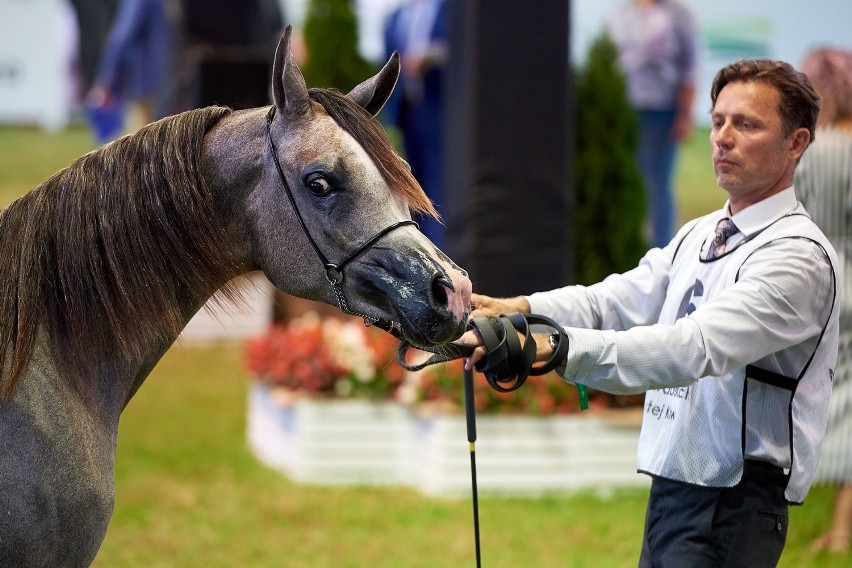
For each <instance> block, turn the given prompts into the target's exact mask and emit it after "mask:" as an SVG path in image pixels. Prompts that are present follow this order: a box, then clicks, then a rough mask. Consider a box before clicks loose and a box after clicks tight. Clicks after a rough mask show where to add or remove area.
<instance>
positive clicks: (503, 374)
mask: <svg viewBox="0 0 852 568" xmlns="http://www.w3.org/2000/svg"><path fill="white" fill-rule="evenodd" d="M531 325H544V326H547V327H550V328H552V329H555V330H558V333H559V340H558V342H557V344H556V346H555V349H554V352H553V355H552V356H551V357H550V359H548V360H547V361H546V362H545V363H544V364H543V365H540V366H538V367H533V366H532V365H533V362H534V360H535V353H536V343H535V339H533V336H532V329H531ZM470 327H471V328H472V329H475V330H476V331H477V333H478V334H479V337H480V338H481V339H482V343H483V345H484V346H485V348H486V350H487V351H488V353H487V355H486V356H485V358H483V359H480V360H479V361H478V362H477V363H476V370H477V371H480V372H482V373H483V374H484V375H485V379H486V380H487V381H488V384H489V385H491V387H492V388H493V389H494V390H496V391H499V392H504V393H505V392H511V391H514V390H517V389H518V388H520V387H521V385H523V384H524V381H526V379H527V377H528V376H530V375H543V374H545V373H548V372H550V371H552V370H554V369H556V368H557V367H558V366H559V364H560V362H561V361H563V360H564V359H565V357H566V356H567V354H568V337H567V335H565V333H564V332H563V331H562V328H561V327H560V326H559V325H558V324H557V323H556V322H555V321H553V320H552V319H550V318H548V317H545V316H541V315H536V314H520V313H511V314H502V315H500V316H498V317H493V316H486V317H480V318H474V319H473V320H472V321H471V322H470ZM518 333H521V334H522V335H523V336H524V342H523V343H521V341H520V339H519V338H518ZM410 347H411V344H410V343H408V342H407V341H406V340H404V339H403V340H402V341H401V342H400V345H399V348H398V349H397V361H398V362H399V363H400V365H402V367H403V368H405V369H407V370H409V371H419V370H420V369H423V368H424V367H427V366H429V365H434V364H436V363H443V362H446V361H450V360H453V359H458V358H461V357H469V356H470V355H471V353H472V352H473V349H472V348H470V347H462V346H459V345H454V344H449V345H445V346H442V349H441V351H440V352H432V353H433V355H432V357H431V358H430V359H428V360H427V361H425V362H423V363H420V364H417V365H411V364H408V363H407V362H406V360H405V354H406V352H407V351H408V350H409V348H410ZM507 383H511V384H509V386H504V385H505V384H507ZM576 387H577V391H578V393H579V396H580V401H579V402H580V409H581V410H586V409H588V408H589V391H588V388H587V387H586V385H583V384H579V383H577V384H576ZM464 413H465V419H466V421H467V441H468V447H469V450H470V485H471V493H472V505H473V538H474V545H475V549H476V567H477V568H481V566H482V554H481V547H480V538H479V490H478V487H477V482H476V404H475V401H474V388H473V371H472V370H469V369H465V370H464Z"/></svg>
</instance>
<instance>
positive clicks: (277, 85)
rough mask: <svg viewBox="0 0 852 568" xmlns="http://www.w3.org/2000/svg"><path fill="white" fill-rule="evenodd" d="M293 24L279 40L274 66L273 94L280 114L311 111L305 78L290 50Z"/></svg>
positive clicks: (298, 113)
mask: <svg viewBox="0 0 852 568" xmlns="http://www.w3.org/2000/svg"><path fill="white" fill-rule="evenodd" d="M292 34H293V26H287V28H286V29H285V30H284V35H282V36H281V39H280V40H278V48H277V49H276V50H275V63H274V64H273V66H272V95H273V98H274V100H275V106H276V107H277V109H278V112H279V113H280V114H282V115H283V114H296V115H301V114H306V113H307V112H309V111H310V108H311V104H310V97H308V87H307V85H306V84H305V78H304V77H303V76H302V72H301V71H300V70H299V66H298V65H296V61H295V60H294V59H293V53H292V51H290V37H291V36H292Z"/></svg>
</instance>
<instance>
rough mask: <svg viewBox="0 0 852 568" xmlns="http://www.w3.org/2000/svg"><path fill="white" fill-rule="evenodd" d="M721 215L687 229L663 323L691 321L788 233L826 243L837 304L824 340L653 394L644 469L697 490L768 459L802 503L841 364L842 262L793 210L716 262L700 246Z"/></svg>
mask: <svg viewBox="0 0 852 568" xmlns="http://www.w3.org/2000/svg"><path fill="white" fill-rule="evenodd" d="M715 220H716V219H715V217H714V216H708V217H703V218H701V219H698V220H697V221H696V222H695V223H694V224H692V225H691V227H690V226H687V227H684V229H682V231H681V233H680V234H681V235H684V236H683V237H682V241H681V244H680V246H679V248H678V250H677V252H676V254H675V258H674V260H673V266H672V270H671V273H670V274H671V275H672V279H671V281H670V282H669V286H668V293H667V299H666V301H665V303H664V305H663V308H662V311H661V313H660V318H659V323H661V324H673V323H674V322H675V321H676V320H677V319H679V318H680V317H688V314H689V313H692V311H694V310H695V309H697V308H698V307H700V306H701V305H702V304H703V303H704V302H709V301H711V300H713V298H714V297H715V296H717V295H718V294H720V293H721V292H722V291H724V290H725V289H726V288H729V287H731V286H733V285H734V284H735V282H736V281H737V279H738V276H739V270H740V268H741V267H742V265H743V264H744V263H745V262H746V260H747V259H748V258H749V256H751V255H752V254H753V253H754V252H755V251H757V250H758V249H760V248H761V247H762V246H764V245H766V244H767V243H769V242H770V241H774V240H777V239H784V238H805V239H808V240H811V241H813V242H815V243H817V244H819V245H820V246H821V247H822V248H823V252H824V253H825V255H826V259H827V260H828V262H829V263H830V264H831V266H832V270H833V271H834V283H835V286H834V288H835V294H834V302H833V304H832V305H830V306H826V308H825V310H824V313H823V314H820V315H819V317H820V319H819V321H820V322H822V323H823V324H824V327H823V334H822V335H820V336H819V337H814V338H813V339H812V340H809V341H806V342H804V343H801V344H799V345H795V346H792V347H790V348H787V349H783V350H781V351H778V352H776V353H773V354H771V355H769V356H767V357H764V358H762V359H759V360H756V361H753V362H752V364H751V365H748V366H747V367H745V368H740V369H737V370H735V371H733V372H731V373H729V374H727V375H724V376H720V377H714V376H710V377H704V378H702V379H700V380H698V381H697V382H695V383H693V384H692V385H690V386H689V387H680V388H669V389H659V390H651V391H648V393H647V395H646V398H645V419H644V421H643V424H642V432H641V435H640V439H639V452H638V467H639V470H640V471H643V472H646V473H649V474H651V475H655V476H660V477H664V478H667V479H673V480H678V481H683V482H686V483H691V484H695V485H699V486H705V487H732V486H734V485H736V484H737V483H738V482H739V481H740V479H741V478H742V474H743V462H744V459H756V460H762V461H766V462H770V463H772V464H774V465H777V466H781V467H782V468H783V469H784V473H785V474H786V475H787V477H788V482H787V488H786V492H785V496H786V498H787V500H788V501H790V502H791V503H801V502H802V501H803V500H804V496H805V495H806V494H807V491H808V489H809V488H810V485H811V482H812V481H813V476H814V474H815V472H816V466H817V462H818V460H819V452H820V446H821V443H822V438H823V435H824V433H825V425H826V420H827V415H828V402H829V396H830V391H831V382H832V375H833V370H834V366H835V363H836V360H837V350H836V349H835V348H833V346H835V345H836V338H837V328H838V325H837V318H838V315H837V313H838V309H836V307H835V306H836V304H837V295H838V291H837V282H838V275H837V267H838V262H837V258H836V256H835V254H834V249H833V248H832V247H831V245H830V244H829V243H828V240H827V239H826V238H825V236H824V235H823V234H822V232H821V231H820V230H819V229H818V228H817V226H816V225H815V224H814V223H813V221H811V220H810V218H809V217H807V215H804V214H798V213H797V214H792V215H787V216H784V217H781V218H780V219H778V220H777V221H775V222H774V223H773V224H771V225H769V226H768V227H767V228H765V229H764V230H762V231H761V232H759V233H757V234H756V235H754V236H752V237H751V238H750V239H747V240H746V241H745V242H743V243H741V244H740V245H739V246H736V247H735V248H733V249H732V250H729V251H727V252H726V253H725V254H724V255H722V256H720V257H719V258H717V259H716V260H713V261H710V262H706V261H702V260H701V259H700V257H699V255H700V251H701V247H702V245H703V244H704V242H705V240H706V238H707V235H710V234H712V233H713V226H714V224H715ZM747 370H748V372H747ZM720 385H721V388H720Z"/></svg>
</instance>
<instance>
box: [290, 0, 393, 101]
mask: <svg viewBox="0 0 852 568" xmlns="http://www.w3.org/2000/svg"><path fill="white" fill-rule="evenodd" d="M304 34H305V46H306V48H307V52H308V59H307V62H306V63H305V65H304V66H303V67H302V73H303V74H304V76H305V81H306V82H307V83H308V86H310V87H334V88H336V89H338V90H340V91H342V92H344V93H345V92H348V91H349V90H350V89H352V87H354V86H355V85H357V84H358V83H360V82H361V81H363V80H364V79H366V78H367V77H369V76H370V75H372V74H373V73H375V72H376V69H375V68H374V66H373V65H371V64H370V63H369V62H368V61H367V60H366V59H364V58H363V57H362V56H361V54H360V53H359V52H358V21H357V19H356V17H355V12H354V11H353V9H352V1H351V0H310V2H309V4H308V11H307V15H306V17H305V25H304Z"/></svg>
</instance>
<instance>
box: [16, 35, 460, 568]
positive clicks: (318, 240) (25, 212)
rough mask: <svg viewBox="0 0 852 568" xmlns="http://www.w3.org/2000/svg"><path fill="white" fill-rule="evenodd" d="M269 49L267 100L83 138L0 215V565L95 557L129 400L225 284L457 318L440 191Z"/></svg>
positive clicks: (387, 83)
mask: <svg viewBox="0 0 852 568" xmlns="http://www.w3.org/2000/svg"><path fill="white" fill-rule="evenodd" d="M289 37H290V33H289V30H288V31H287V32H286V33H285V34H284V37H283V38H282V40H281V42H280V43H279V45H278V50H277V52H276V55H275V64H274V72H273V84H272V91H273V95H274V105H273V106H272V108H265V109H253V110H247V111H237V112H232V111H231V110H229V109H226V108H207V109H201V110H195V111H189V112H186V113H183V114H179V115H176V116H173V117H169V118H166V119H163V120H161V121H159V122H156V123H153V124H151V125H148V126H146V127H145V128H143V129H141V130H140V131H139V132H138V133H136V134H133V135H131V136H127V137H124V138H121V139H119V140H117V141H115V142H113V143H111V144H109V145H107V146H105V147H103V148H101V149H98V150H96V151H94V152H91V153H89V154H87V155H85V156H83V157H82V158H80V159H79V160H78V161H76V162H75V163H74V164H73V165H71V166H70V167H68V168H66V169H64V170H62V171H60V172H58V173H57V174H55V175H54V176H53V177H52V178H50V179H49V180H48V181H46V182H45V183H43V184H42V185H41V186H39V187H38V188H36V189H35V190H33V191H32V192H30V193H29V194H27V195H25V196H24V197H22V198H21V199H19V200H17V201H16V202H15V203H13V204H12V205H11V206H9V207H8V208H7V209H6V210H4V211H3V212H2V213H0V274H2V278H0V306H2V307H0V310H2V312H0V313H2V318H0V345H3V346H5V349H4V350H2V352H0V368H2V370H3V373H2V378H0V566H4V567H5V566H10V567H15V568H21V567H30V566H33V567H35V566H39V567H51V568H55V567H65V566H68V567H71V566H73V567H77V566H88V565H89V564H91V562H92V561H93V559H94V558H95V555H96V554H97V551H98V548H99V546H100V544H101V542H102V540H103V538H104V534H105V532H106V529H107V525H108V523H109V519H110V516H111V514H112V508H113V502H114V498H115V497H114V481H113V477H114V465H115V447H116V436H117V430H118V421H119V416H120V414H121V412H122V411H123V409H124V407H125V406H126V405H127V404H128V402H129V401H130V399H131V397H132V396H133V395H134V393H135V392H136V391H137V389H138V388H139V387H140V385H141V384H142V382H143V381H144V380H145V377H146V376H147V375H148V373H149V372H150V371H151V369H152V368H153V367H154V365H155V364H156V362H157V361H158V360H159V359H160V357H161V356H162V355H163V353H164V352H165V351H166V350H167V349H168V348H169V346H170V345H171V344H172V343H173V342H174V340H175V339H176V338H177V336H178V335H179V333H180V332H181V330H182V328H183V327H184V325H185V324H186V323H187V322H188V321H189V319H190V318H191V317H192V316H193V315H194V314H195V313H196V312H197V311H198V310H199V309H200V308H201V307H202V306H203V305H204V304H205V302H206V301H207V300H208V299H209V298H210V297H211V296H212V295H213V294H214V293H215V292H216V291H217V290H219V289H223V290H224V293H225V295H226V297H228V298H231V299H233V298H234V296H235V292H234V290H233V288H229V287H228V283H229V282H230V281H232V279H233V278H234V277H236V276H239V275H241V274H244V273H246V272H249V271H253V270H262V271H263V272H264V273H265V274H266V276H267V277H268V278H269V280H270V281H271V282H272V283H274V284H275V285H276V286H277V287H278V288H280V289H281V290H282V291H284V292H286V293H289V294H293V295H296V296H301V297H305V298H310V299H315V300H321V301H324V302H327V303H330V304H333V305H337V306H340V307H341V308H342V309H343V310H344V311H346V312H348V313H355V314H358V315H361V316H362V317H364V318H365V321H367V322H368V323H375V324H377V325H381V326H383V327H384V328H385V329H388V330H389V331H391V332H393V333H395V334H396V335H398V336H399V337H403V338H405V339H406V340H408V341H410V342H412V343H414V344H416V345H420V346H428V347H434V346H436V345H441V344H444V343H446V342H449V341H451V340H453V339H454V338H456V337H458V336H459V335H460V334H461V333H462V331H463V330H464V326H465V323H466V320H467V316H468V311H469V303H470V290H471V284H470V281H469V280H468V278H467V276H466V274H465V273H464V272H463V271H462V270H460V269H459V268H458V267H457V266H455V265H454V264H453V263H452V262H451V261H450V260H449V259H448V258H447V257H446V256H444V255H443V254H442V253H441V252H440V251H439V250H437V249H436V248H435V246H434V245H432V243H430V242H429V241H428V240H427V239H426V238H425V237H424V236H423V235H422V234H421V233H419V232H418V231H417V229H416V227H415V226H414V224H413V223H412V221H411V216H410V215H411V212H416V213H424V214H434V209H433V207H432V204H431V203H430V202H429V200H428V198H427V197H426V196H425V194H424V193H423V191H422V190H421V188H420V187H419V186H418V185H417V182H416V181H415V180H414V178H413V177H412V176H411V173H410V172H409V171H408V169H407V167H406V165H405V163H404V161H403V160H402V159H400V157H399V156H398V155H397V154H396V153H395V152H394V150H393V148H392V146H391V145H390V143H389V142H388V140H387V137H386V136H385V134H384V132H383V130H382V129H381V127H380V126H379V125H378V123H377V122H376V121H375V120H374V118H373V116H374V115H375V113H377V112H378V111H379V109H380V108H381V107H382V105H383V104H384V103H385V101H386V100H387V98H388V96H389V95H390V93H391V91H392V90H393V87H394V85H395V83H396V80H397V77H398V75H399V62H398V58H397V57H396V56H394V57H392V58H391V59H390V61H389V62H388V63H387V65H385V67H384V69H382V70H381V71H380V72H379V73H378V74H377V75H376V76H374V77H372V78H370V79H368V80H367V81H365V82H364V83H362V84H360V85H358V86H357V87H356V88H355V89H353V90H352V92H350V93H349V94H348V95H342V94H340V93H337V92H336V91H332V90H326V89H310V90H308V89H307V88H306V85H305V81H304V79H303V77H302V74H301V72H300V71H299V69H298V67H297V66H296V65H295V63H294V62H293V58H292V55H291V53H290V49H289Z"/></svg>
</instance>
